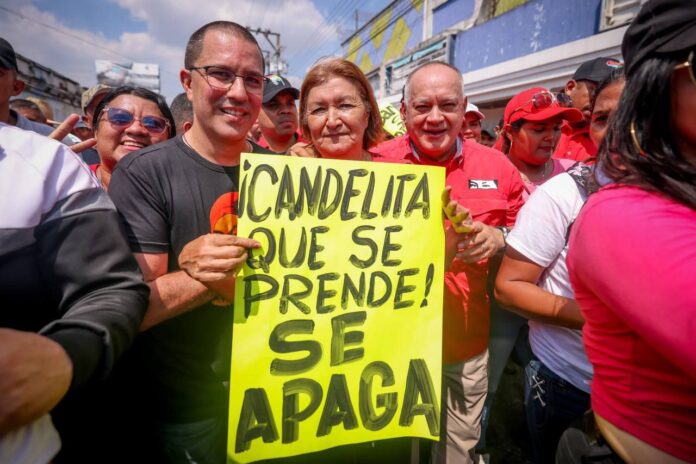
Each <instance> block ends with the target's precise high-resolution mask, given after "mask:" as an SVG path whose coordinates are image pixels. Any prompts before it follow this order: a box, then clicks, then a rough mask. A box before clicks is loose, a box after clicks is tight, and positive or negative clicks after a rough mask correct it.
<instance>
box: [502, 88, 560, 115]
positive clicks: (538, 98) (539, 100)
mask: <svg viewBox="0 0 696 464" xmlns="http://www.w3.org/2000/svg"><path fill="white" fill-rule="evenodd" d="M530 103H531V104H532V111H531V112H532V113H537V112H539V111H541V110H545V109H546V108H549V107H551V106H553V104H554V103H556V104H558V106H562V107H563V108H570V107H572V106H573V100H571V99H570V97H569V96H568V95H566V94H564V93H559V94H557V95H554V94H552V93H551V92H539V93H535V94H534V95H532V98H531V99H530V100H529V101H528V102H526V103H525V104H524V105H522V106H519V107H517V108H515V109H514V110H513V111H512V113H510V117H512V115H513V114H515V113H516V112H518V111H520V110H523V109H525V108H526V107H527V105H529V104H530Z"/></svg>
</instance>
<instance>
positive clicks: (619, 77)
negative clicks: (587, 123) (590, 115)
mask: <svg viewBox="0 0 696 464" xmlns="http://www.w3.org/2000/svg"><path fill="white" fill-rule="evenodd" d="M624 79H626V74H625V72H624V67H623V66H621V67H619V68H615V69H613V70H612V71H611V72H610V73H609V75H608V76H607V77H605V78H604V79H603V80H601V81H599V84H597V87H596V88H595V89H594V92H592V95H591V96H590V97H591V101H590V111H591V112H593V111H594V105H595V101H596V100H597V95H599V94H600V93H602V91H603V90H604V89H606V88H607V87H609V86H610V85H612V84H613V83H615V82H619V81H623V80H624Z"/></svg>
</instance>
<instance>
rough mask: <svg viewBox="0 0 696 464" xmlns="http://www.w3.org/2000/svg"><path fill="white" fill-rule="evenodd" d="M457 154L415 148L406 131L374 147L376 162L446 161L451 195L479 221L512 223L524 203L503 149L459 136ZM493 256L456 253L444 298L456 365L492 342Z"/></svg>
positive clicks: (448, 358)
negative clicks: (429, 155)
mask: <svg viewBox="0 0 696 464" xmlns="http://www.w3.org/2000/svg"><path fill="white" fill-rule="evenodd" d="M458 144H459V149H458V150H457V153H456V154H455V155H454V156H453V157H452V158H450V159H449V160H447V161H443V162H436V161H433V160H430V159H426V158H422V157H420V156H418V154H417V153H416V152H415V150H414V148H413V145H412V143H411V139H410V137H409V136H408V134H406V135H402V136H401V137H397V138H395V139H392V140H389V141H387V142H384V143H382V144H380V145H378V146H377V147H375V148H373V149H371V150H370V151H371V152H372V153H373V154H374V160H375V161H381V162H395V163H406V164H420V165H428V166H442V167H444V168H445V170H446V184H447V185H450V186H452V193H451V198H452V199H453V200H456V201H458V202H459V203H460V204H461V205H462V206H464V207H466V208H468V209H469V210H470V212H471V216H472V218H473V220H475V221H480V222H483V223H484V224H486V225H489V226H508V227H510V226H512V225H514V223H515V218H516V217H517V213H518V212H519V210H520V208H521V207H522V203H523V200H522V195H523V193H524V190H525V189H524V184H523V183H522V179H521V178H520V173H519V171H518V170H517V168H515V166H513V165H512V163H511V162H510V161H508V159H507V158H506V157H505V156H504V155H503V154H502V153H500V152H499V151H497V150H494V149H492V148H488V147H485V146H483V145H481V144H478V143H476V142H474V141H472V140H463V141H462V140H459V142H458ZM487 281H488V260H483V261H479V262H478V263H464V262H463V261H461V260H459V259H457V258H455V259H454V261H453V262H452V264H451V265H450V267H449V269H447V270H446V271H445V295H444V301H443V345H444V347H443V361H444V363H445V364H452V363H457V362H461V361H464V360H466V359H469V358H471V357H473V356H476V355H478V354H480V353H482V352H483V351H485V350H486V348H487V347H488V332H489V327H490V302H489V300H488V293H487V291H486V285H487Z"/></svg>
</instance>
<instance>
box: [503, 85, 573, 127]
mask: <svg viewBox="0 0 696 464" xmlns="http://www.w3.org/2000/svg"><path fill="white" fill-rule="evenodd" d="M557 116H560V117H561V118H562V119H565V120H566V121H568V122H579V121H582V119H583V118H584V116H583V114H582V113H581V112H580V111H579V110H576V109H575V108H569V107H565V106H561V104H560V103H559V102H558V98H557V97H556V96H555V95H554V94H553V93H551V92H549V90H548V89H545V88H543V87H534V88H531V89H529V90H525V91H523V92H520V93H518V94H517V95H515V96H514V97H512V99H511V100H510V101H509V102H508V104H507V106H506V107H505V118H504V123H505V124H512V123H513V122H515V121H519V120H520V119H524V120H525V121H545V120H547V119H551V118H555V117H557Z"/></svg>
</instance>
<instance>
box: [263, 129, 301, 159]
mask: <svg viewBox="0 0 696 464" xmlns="http://www.w3.org/2000/svg"><path fill="white" fill-rule="evenodd" d="M297 142H304V140H303V139H302V133H301V132H300V131H297V132H295V143H297ZM254 143H255V144H257V145H258V146H260V147H263V148H266V149H267V150H270V149H271V147H270V146H269V145H268V140H266V139H265V138H264V136H263V134H261V137H259V140H258V142H254ZM278 154H280V153H278Z"/></svg>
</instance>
